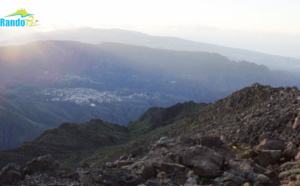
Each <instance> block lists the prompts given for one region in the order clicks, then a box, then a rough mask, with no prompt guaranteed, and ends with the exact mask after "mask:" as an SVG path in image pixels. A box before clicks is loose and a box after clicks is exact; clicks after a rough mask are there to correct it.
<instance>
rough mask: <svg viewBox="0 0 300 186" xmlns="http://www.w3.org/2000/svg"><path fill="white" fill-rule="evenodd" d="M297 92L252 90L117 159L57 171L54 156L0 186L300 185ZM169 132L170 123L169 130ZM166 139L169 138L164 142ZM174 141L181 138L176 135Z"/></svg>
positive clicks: (20, 168)
mask: <svg viewBox="0 0 300 186" xmlns="http://www.w3.org/2000/svg"><path fill="white" fill-rule="evenodd" d="M299 108H300V92H299V90H298V89H297V88H296V87H286V88H272V87H269V86H262V85H259V84H254V85H252V86H251V87H247V88H245V89H242V90H240V91H238V92H235V93H233V94H232V95H230V96H228V97H227V98H224V99H222V100H219V101H217V102H216V103H213V104H209V105H207V106H206V107H205V108H203V109H201V110H199V112H196V113H194V114H193V115H192V116H189V117H188V118H185V121H186V123H185V130H184V131H183V128H181V127H178V128H176V129H174V128H173V131H171V130H170V131H169V133H166V135H165V136H161V137H160V138H159V139H158V140H154V141H152V143H151V144H150V145H144V146H143V145H136V147H135V148H132V149H129V150H128V153H125V154H122V155H121V156H120V157H119V158H118V159H116V160H114V161H110V162H105V163H103V164H84V165H82V166H80V167H78V168H77V169H76V170H75V169H72V170H69V171H66V170H63V169H60V168H59V167H60V166H59V161H55V160H54V158H53V157H52V156H51V155H45V156H40V157H38V158H36V159H33V160H31V161H29V162H27V163H26V164H25V165H17V164H15V163H10V164H7V165H6V166H5V167H3V168H2V170H1V172H0V182H1V184H2V185H88V186H89V185H140V186H144V185H146V186H150V185H228V186H232V185H233V186H234V185H243V186H248V185H249V186H251V185H255V186H259V185H262V186H264V185H270V186H271V185H272V186H273V185H288V186H297V185H300V147H299V146H300V136H299V130H300V115H299ZM171 125H172V124H171ZM168 134H169V135H168ZM174 134H178V135H174ZM99 158H100V157H99Z"/></svg>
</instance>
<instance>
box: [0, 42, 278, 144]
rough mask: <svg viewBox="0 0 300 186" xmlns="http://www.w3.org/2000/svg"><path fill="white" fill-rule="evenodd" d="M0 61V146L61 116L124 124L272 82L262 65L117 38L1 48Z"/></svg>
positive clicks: (58, 120) (46, 126)
mask: <svg viewBox="0 0 300 186" xmlns="http://www.w3.org/2000/svg"><path fill="white" fill-rule="evenodd" d="M11 54H14V55H11ZM0 67H1V68H0V82H1V83H0V85H1V86H0V88H1V87H2V88H1V92H2V93H3V97H4V99H3V100H2V102H1V104H0V106H1V112H3V113H2V115H1V117H0V129H1V131H3V132H2V133H0V139H1V141H0V149H2V150H4V149H9V148H13V147H16V146H18V145H21V144H22V143H23V142H24V141H26V140H27V141H28V140H32V139H33V138H34V137H36V136H37V134H38V133H42V131H44V130H45V129H50V128H53V127H56V126H58V125H59V124H60V123H63V122H70V123H76V122H79V123H80V122H81V123H83V122H86V121H89V120H90V119H93V118H102V119H103V120H104V121H108V122H110V123H119V124H122V125H126V124H127V123H128V122H129V121H131V120H135V119H137V118H138V117H139V116H140V115H141V114H142V113H143V112H144V111H146V110H147V109H148V108H149V107H153V106H163V107H166V106H170V105H172V104H175V103H177V102H184V101H189V100H195V101H198V102H200V101H202V102H211V101H215V100H216V99H218V98H221V97H223V96H225V95H228V94H229V93H230V92H232V91H235V90H237V89H239V88H241V87H244V86H247V85H250V84H252V83H254V82H259V83H263V84H270V83H274V82H273V79H274V77H273V75H272V73H271V72H270V70H269V69H268V68H267V67H265V66H262V65H256V64H254V63H249V62H239V63H237V62H233V61H230V60H228V59H227V58H226V57H223V56H221V55H219V54H214V53H206V52H187V51H186V52H184V51H181V52H179V51H172V50H162V49H153V48H147V47H138V46H131V45H126V44H117V43H103V44H100V45H92V44H84V43H79V42H70V41H40V42H35V43H31V44H28V45H22V46H10V47H1V48H0ZM22 123H24V124H22ZM24 126H26V129H27V130H26V131H29V132H28V133H26V132H25V131H24V130H23V129H24ZM30 131H32V133H31V132H30ZM22 132H23V133H22ZM7 133H9V134H10V135H9V136H7V135H6V134H7ZM21 134H22V135H21Z"/></svg>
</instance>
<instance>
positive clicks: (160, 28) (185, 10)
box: [0, 0, 300, 58]
mask: <svg viewBox="0 0 300 186" xmlns="http://www.w3.org/2000/svg"><path fill="white" fill-rule="evenodd" d="M20 8H25V9H26V11H27V12H28V13H31V14H34V16H35V19H37V20H39V23H40V25H39V26H38V27H32V28H3V27H2V28H1V27H0V40H5V39H9V38H11V37H14V36H16V35H22V34H28V33H31V32H45V31H51V30H57V29H72V28H80V27H92V28H121V29H128V30H134V31H141V32H144V33H147V34H150V35H161V36H176V37H181V38H186V39H190V40H195V41H199V42H206V43H212V44H218V45H223V46H229V47H235V48H243V49H249V50H256V51H261V52H266V53H270V54H277V55H285V56H291V57H297V58H300V52H299V48H300V11H299V9H300V1H299V0H243V1H242V0H126V1H125V0H94V1H92V0H84V1H62V0H59V1H58V0H52V1H40V0H38V1H37V0H26V1H24V0H15V1H6V2H5V3H4V4H2V6H1V7H0V18H3V17H4V16H6V15H8V14H11V13H14V12H15V11H16V10H18V9H20Z"/></svg>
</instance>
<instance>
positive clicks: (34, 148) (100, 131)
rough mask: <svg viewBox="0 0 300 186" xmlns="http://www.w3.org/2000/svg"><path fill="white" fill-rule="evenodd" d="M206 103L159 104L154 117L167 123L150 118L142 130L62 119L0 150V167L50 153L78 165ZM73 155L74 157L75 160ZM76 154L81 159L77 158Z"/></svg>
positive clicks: (182, 116)
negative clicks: (164, 105) (20, 144)
mask: <svg viewBox="0 0 300 186" xmlns="http://www.w3.org/2000/svg"><path fill="white" fill-rule="evenodd" d="M205 105H206V104H196V103H194V102H186V103H183V104H177V105H174V106H171V107H168V108H159V111H160V112H158V113H157V114H156V116H155V117H158V118H165V117H168V120H167V121H168V123H166V122H165V123H156V120H153V121H152V122H151V123H147V125H148V124H150V125H151V126H152V127H151V128H148V130H147V131H145V132H144V131H139V130H138V129H139V127H140V126H138V128H136V127H134V126H133V127H123V126H119V125H116V124H110V123H106V122H103V121H102V120H91V121H90V122H87V123H84V124H71V123H63V124H61V125H60V126H59V127H58V128H55V129H51V130H47V131H45V132H44V133H43V134H41V135H40V136H39V137H37V138H35V139H34V140H33V141H32V142H26V143H24V144H23V145H22V146H21V147H19V148H16V149H12V150H9V151H3V152H0V157H1V158H0V159H1V160H0V167H3V166H4V165H5V164H7V163H8V162H10V161H14V162H16V163H19V164H23V163H25V162H26V161H28V160H30V159H32V158H34V157H37V156H41V155H43V154H51V155H52V156H54V157H55V158H56V159H60V160H62V161H71V162H68V164H70V163H72V164H74V165H78V163H79V162H80V160H82V159H85V158H89V156H93V154H97V153H98V151H100V152H102V151H104V150H103V148H107V147H110V146H112V147H113V146H118V145H120V144H126V143H128V142H129V143H132V142H134V141H135V140H136V139H137V137H138V136H140V135H144V134H145V133H149V132H150V131H153V130H155V129H156V128H159V127H162V126H167V125H169V124H172V123H173V122H175V121H180V120H181V119H183V118H185V117H187V116H189V115H190V114H191V113H193V112H195V111H198V110H199V109H201V108H203V107H204V106H205ZM178 107H180V109H178ZM156 109H158V108H152V109H149V110H148V111H147V112H146V113H145V114H144V115H149V114H151V113H152V111H151V110H156ZM174 110H176V112H173V113H172V114H171V115H169V113H170V111H174ZM141 121H142V120H141ZM137 122H139V121H136V123H137ZM138 125H143V124H142V123H141V124H138ZM73 157H75V160H74V158H73ZM76 157H77V158H78V157H79V158H81V159H79V160H78V159H76Z"/></svg>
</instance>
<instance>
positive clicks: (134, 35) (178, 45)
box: [1, 28, 300, 72]
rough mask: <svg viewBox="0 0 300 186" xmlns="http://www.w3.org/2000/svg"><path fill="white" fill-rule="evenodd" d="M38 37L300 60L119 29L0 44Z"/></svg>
mask: <svg viewBox="0 0 300 186" xmlns="http://www.w3.org/2000/svg"><path fill="white" fill-rule="evenodd" d="M38 40H71V41H80V42H84V43H93V44H99V43H102V42H116V43H125V44H131V45H138V46H146V47H152V48H162V49H171V50H177V51H203V52H212V53H219V54H221V55H224V56H226V57H228V58H229V59H230V60H234V61H249V62H255V63H256V64H263V65H266V66H267V67H269V68H270V69H272V70H288V71H293V72H294V71H297V72H299V69H300V65H299V64H300V60H299V59H295V58H290V57H283V56H276V55H270V54H264V53H260V52H255V51H249V50H243V49H236V48H230V47H224V46H218V45H212V44H207V43H201V42H194V41H189V40H185V39H180V38H174V37H158V36H150V35H147V34H143V33H140V32H134V31H128V30H121V29H92V28H80V29H72V30H59V31H51V32H44V33H35V34H32V35H28V36H23V37H19V38H16V39H12V40H9V41H3V42H2V43H1V45H2V46H7V45H20V44H26V43H30V42H33V41H38Z"/></svg>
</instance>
